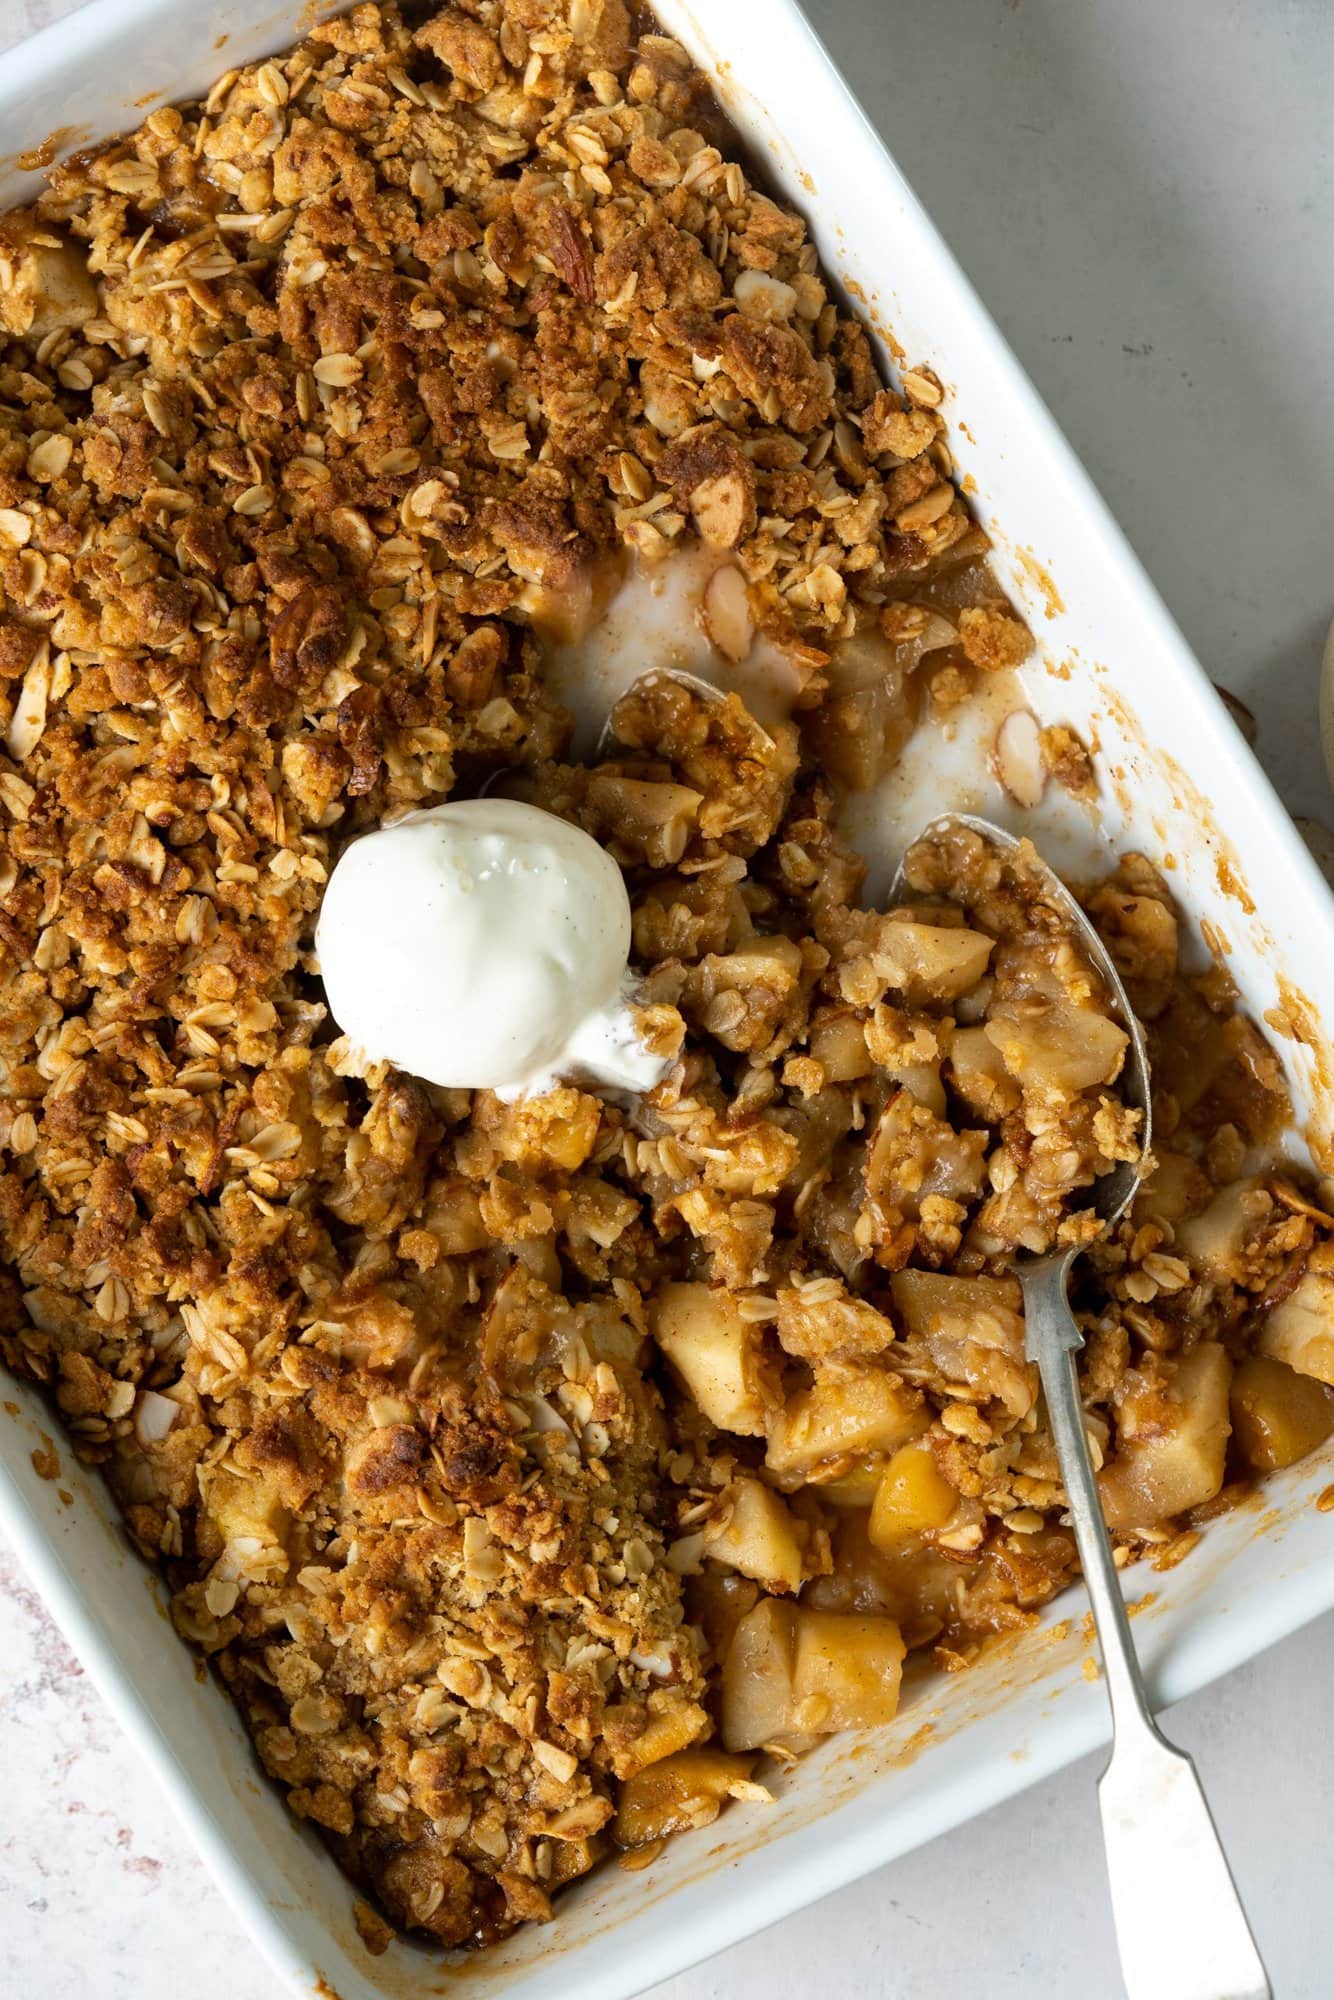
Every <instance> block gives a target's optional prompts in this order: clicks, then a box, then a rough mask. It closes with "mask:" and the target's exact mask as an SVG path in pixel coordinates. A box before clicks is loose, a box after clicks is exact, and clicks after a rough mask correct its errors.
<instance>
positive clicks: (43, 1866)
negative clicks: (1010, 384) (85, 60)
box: [0, 0, 1334, 2000]
mask: <svg viewBox="0 0 1334 2000" xmlns="http://www.w3.org/2000/svg"><path fill="white" fill-rule="evenodd" d="M810 6H811V11H812V13H813V15H814V16H815V18H816V19H817V21H818V23H819V25H820V27H821V29H822V30H823V32H824V33H825V34H826V36H827V38H828V40H829V43H830V45H831V47H832V49H833V52H834V54H835V56H836V57H837V58H838V59H839V60H840V62H841V63H842V64H843V66H844V68H845V71H846V72H847V74H848V75H850V76H851V77H853V78H854V79H855V80H856V85H857V88H858V90H859V91H860V93H861V95H862V98H863V100H864V102H865V103H866V105H867V107H868V109H869V110H870V112H871V114H872V116H873V117H874V118H875V119H876V120H877V122H878V123H879V124H880V126H881V128H882V130H883V131H884V132H885V133H886V134H887V136H888V138H889V140H890V144H891V146H892V147H893V148H894V150H895V152H896V154H897V156H898V159H899V161H900V163H901V164H902V165H903V167H904V168H905V170H906V171H907V173H908V174H909V176H910V178H911V179H912V180H913V181H914V182H915V184H916V186H917V189H918V191H919V193H920V194H921V195H922V197H923V198H924V200H925V202H926V204H927V206H928V208H929V209H930V210H931V212H932V213H933V215H934V216H935V218H936V220H937V222H938V223H939V224H940V226H941V227H942V229H943V230H944V232H945V234H946V236H947V237H948V238H949V239H950V241H951V242H952V243H953V244H954V246H955V248H956V250H957V251H958V252H959V254H960V256H961V258H962V261H963V263H964V265H965V267H966V268H967V269H968V271H969V272H970V274H971V275H972V277H973V279H974V281H975V283H976V284H977V286H978V289H979V290H980V292H981V293H982V296H983V297H984V298H985V299H986V300H987V301H988V303H989V304H990V306H991V307H992V309H993V311H994V312H995V313H996V315H997V317H998V319H999V320H1000V322H1001V324H1002V326H1003V327H1004V329H1005V331H1006V333H1007V334H1008V336H1009V338H1010V339H1011V341H1012V342H1013V343H1014V345H1015V347H1016V348H1017V350H1018V352H1019V355H1020V357H1021V359H1022V360H1023V361H1024V362H1025V364H1026V365H1027V367H1028V368H1029V370H1030V372H1031V373H1032V375H1033V377H1034V379H1035V380H1036V382H1037V385H1038V387H1039V389H1040V390H1041V391H1042V393H1043V394H1044V395H1045V396H1046V398H1047V400H1048V402H1049V403H1050V405H1051V407H1052V408H1053V410H1054V412H1055V414H1056V416H1057V418H1058V420H1059V421H1060V422H1061V423H1062V424H1063V425H1064V427H1065V429H1066V430H1067V432H1068V434H1069V435H1070V437H1071V439H1072V440H1073V442H1074V444H1075V446H1076V448H1077V449H1078V450H1079V451H1080V452H1081V454H1082V455H1083V457H1084V459H1085V462H1086V463H1087V465H1088V466H1089V468H1090V470H1091V471H1092V473H1093V475H1094V477H1095V478H1096V479H1097V480H1098V481H1099V482H1100V484H1101V485H1102V488H1103V491H1104V492H1105V493H1106V495H1107V497H1108V499H1109V500H1110V502H1111V504H1112V507H1113V508H1114V510H1115V511H1116V513H1117V514H1118V516H1119V517H1120V519H1121V521H1122V522H1123V523H1124V524H1125V526H1126V528H1127V529H1128V531H1129V533H1130V535H1131V538H1132V540H1133V541H1134V542H1135V543H1136V545H1137V546H1138V548H1139V550H1140V553H1141V555H1142V556H1143V557H1144V559H1145V561H1146V562H1147V564H1148V567H1149V569H1150V571H1151V572H1152V574H1153V575H1154V577H1155V579H1156V581H1157V582H1158V584H1159V586H1160V587H1161V589H1162V590H1163V593H1164V595H1165V596H1166V598H1167V601H1168V603H1169V604H1170V605H1171V606H1172V608H1173V610H1174V611H1175V613H1176V615H1177V617H1178V618H1179V619H1180V621H1181V623H1182V625H1183V626H1184V628H1185V631H1186V633H1187V636H1188V637H1189V638H1190V639H1191V640H1192V642H1193V643H1194V645H1195V647H1196V648H1197V650H1198V651H1199V653H1200V656H1201V657H1202V658H1203V659H1204V661H1205V662H1206V664H1207V665H1208V666H1209V667H1210V670H1211V671H1212V672H1213V673H1214V674H1215V675H1216V677H1217V678H1218V679H1219V680H1220V681H1222V682H1223V683H1225V684H1226V685H1227V686H1229V687H1231V688H1232V689H1234V690H1235V691H1236V692H1238V693H1240V694H1242V695H1243V696H1244V697H1245V698H1246V699H1248V700H1249V701H1250V703H1251V705H1252V707H1253V708H1254V709H1255V710H1256V713H1257V715H1258V716H1259V720H1260V751H1261V755H1262V756H1263V758H1264V760H1265V762H1266V764H1267V765H1268V768H1269V770H1270V771H1271V773H1272V774H1273V776H1274V777H1275V779H1276V781H1277V782H1278V784H1279V786H1280V789H1281V790H1282V792H1283V794H1284V797H1285V798H1286V799H1287V800H1288V802H1289V803H1290V805H1292V806H1293V808H1294V809H1295V810H1296V811H1298V812H1304V813H1307V814H1309V815H1312V816H1315V817H1319V818H1325V819H1328V818H1330V817H1331V801H1330V796H1329V791H1328V787H1327V784H1326V781H1325V778H1324V774H1323V771H1322V769H1321V766H1320V760H1319V753H1318V749H1317V747H1316V736H1315V728H1314V719H1315V677H1316V667H1317V661H1318V656H1319V647H1320V639H1321V635H1322V634H1323V631H1324V628H1325V626H1326V625H1327V624H1328V621H1329V618H1330V614H1331V611H1334V452H1331V437H1330V424H1329V398H1328V362H1329V355H1330V352H1331V351H1332V350H1334V157H1332V155H1331V137H1330V133H1331V127H1330V124H1329V118H1328V89H1327V87H1326V88H1323V89H1322V88H1321V87H1320V80H1321V79H1322V78H1323V79H1324V80H1325V84H1326V86H1327V84H1328V81H1329V79H1330V77H1331V74H1332V73H1334V10H1331V9H1329V8H1328V7H1327V5H1326V4H1325V0H1271V4H1269V5H1256V4H1244V0H1175V4H1173V5H1171V6H1163V5H1162V0H1080V4H1079V5H1077V6H1071V5H1070V4H1069V0H951V4H950V5H948V6H941V5H940V4H939V0H810ZM67 11H68V8H67V6H66V5H65V4H64V0H0V49H2V48H3V47H5V46H7V45H8V44H9V43H11V42H13V41H15V40H17V39H18V38H19V36H20V35H22V34H24V33H26V32H28V31H29V29H31V28H33V27H36V26H39V25H41V24H42V23H43V22H45V21H46V20H48V19H51V18H53V17H55V16H56V15H58V14H61V13H64V12H67ZM3 145H4V135H3V134H0V149H2V148H3ZM1331 1649H1334V1617H1330V1618H1326V1619H1324V1620H1322V1621H1321V1622H1320V1623H1319V1624H1317V1625H1315V1626H1312V1627H1311V1628H1309V1629H1308V1630H1307V1631H1306V1632H1304V1633H1301V1634H1299V1635H1297V1636H1296V1637H1295V1638H1293V1639H1290V1640H1289V1641H1287V1642H1286V1643H1285V1644H1284V1645H1281V1646H1278V1647H1276V1648H1274V1649H1273V1651H1271V1652H1270V1653H1268V1654H1266V1655H1265V1656H1264V1657H1263V1658H1262V1659H1260V1660H1258V1661H1256V1662H1254V1663H1252V1665H1250V1666H1249V1667H1247V1668H1245V1669H1244V1670H1243V1671H1241V1672H1239V1673H1237V1674H1234V1675H1233V1676H1231V1678H1230V1679H1228V1680H1227V1681H1225V1682H1224V1683H1222V1684H1221V1685H1220V1686H1218V1687H1216V1688H1214V1689H1211V1690H1208V1691H1206V1692H1205V1693H1204V1694H1202V1695H1199V1696H1197V1697H1195V1698H1194V1699H1193V1700H1192V1701H1189V1702H1186V1703H1184V1704H1183V1705H1182V1706H1181V1708H1180V1709H1178V1710H1177V1711H1176V1712H1175V1713H1174V1715H1173V1717H1172V1730H1173V1733H1175V1734H1177V1735H1178V1736H1179V1737H1180V1739H1181V1740H1182V1741H1183V1742H1184V1743H1185V1744H1186V1745H1187V1746H1188V1747H1189V1748H1190V1749H1192V1750H1194V1751H1195V1752H1196V1754H1197V1756H1198V1758H1199V1760H1200V1764H1201V1767H1202V1769H1203V1771H1204V1773H1205V1775H1206V1778H1207V1781H1208V1785H1209V1789H1210V1793H1211V1796H1212V1798H1213V1800H1214V1803H1215V1807H1216V1810H1217V1813H1218V1816H1219V1819H1220V1821H1221V1824H1222V1826H1223V1828H1224V1832H1225V1835H1226V1838H1227V1841H1228V1845H1229V1848H1230V1851H1231V1854H1232V1857H1233V1861H1234V1864H1235V1867H1236V1870H1237V1874H1238V1876H1239V1878H1240V1880H1241V1882H1242V1884H1243V1887H1244V1890H1245V1893H1246V1896H1247V1899H1248V1902H1249V1905H1250V1908H1251V1911H1252V1914H1253V1917H1254V1920H1255V1923H1256V1927H1257V1930H1258V1932H1259V1935H1260V1938H1261V1941H1262V1944H1263V1946H1264V1949H1265V1951H1266V1955H1267V1957H1268V1960H1269V1964H1270V1967H1271V1970H1272V1972H1273V1974H1274V1979H1275V1987H1276V1991H1277V1992H1278V1993H1279V1994H1280V1995H1281V1996H1282V2000H1327V1996H1328V1995H1329V1994H1330V1993H1331V1992H1334V1902H1332V1901H1331V1898H1330V1896H1329V1893H1328V1886H1327V1885H1328V1804H1327V1802H1328V1800H1329V1799H1330V1798H1331V1797H1334V1729H1332V1728H1331V1727H1330V1711H1331V1688H1332V1687H1334V1682H1332V1681H1331V1675H1330V1665H1329V1658H1330V1652H1331ZM1094 1775H1095V1772H1094V1768H1093V1766H1092V1765H1091V1764H1089V1763H1084V1764H1081V1765H1078V1766H1076V1767H1075V1768H1074V1769H1073V1770H1071V1771H1069V1772H1067V1773H1065V1774H1064V1775H1063V1776H1061V1777H1059V1778H1057V1779H1054V1780H1053V1781H1051V1782H1050V1783H1048V1784H1045V1785H1043V1786H1040V1787H1039V1788H1037V1789H1036V1790H1034V1791H1032V1792H1029V1793H1028V1794H1026V1795H1025V1796H1023V1797H1022V1798H1020V1799H1017V1800H1015V1801H1013V1802H1012V1803H1010V1804H1009V1805H1007V1806H1004V1807H1002V1808H1000V1809H998V1810H997V1811H995V1812H993V1813H991V1814H989V1815H988V1816H987V1817H986V1818H984V1819H981V1820H978V1821H975V1822H974V1823H973V1824H972V1825H971V1826H969V1827H966V1828H964V1829H962V1830H961V1831H959V1832H957V1833H955V1834H952V1835H950V1836H949V1837H948V1838H946V1839H944V1840H942V1841H938V1842H936V1843H935V1844H934V1845H932V1846H931V1847H928V1848H925V1849H923V1850H921V1851H920V1852H919V1853H917V1854H915V1855H911V1856H909V1857H908V1858H907V1859H905V1860H903V1861H900V1862H898V1863H896V1864H895V1865H894V1866H892V1867H890V1868H886V1869H883V1870H881V1871H880V1872H879V1873H877V1874H875V1875H873V1876H871V1877H869V1878H868V1879H867V1880H866V1881H864V1882H862V1883H860V1884H857V1885H855V1886H854V1887H852V1888H850V1889H848V1890H845V1891H844V1892H843V1893H842V1894H841V1895H838V1896H836V1897H833V1898H831V1899H830V1900H828V1901H826V1902H824V1903H821V1904H818V1905H817V1906H816V1907H815V1908H814V1909H812V1910H809V1911H806V1912H804V1913H803V1914H801V1915H798V1916H796V1917H793V1918H791V1919H789V1920H788V1921H787V1922H786V1923H784V1924H781V1925H779V1926H777V1927H776V1928H775V1929H773V1930H771V1931H769V1932H767V1933H766V1934H765V1935H764V1936H762V1937H760V1938H757V1939H754V1940H752V1941H751V1942H750V1943H748V1944H745V1945H742V1946H739V1947H737V1948H736V1949H735V1950H733V1951H731V1952H729V1953H727V1954H726V1955H725V1956H724V1957H722V1958H720V1959H717V1960H715V1961H714V1962H713V1963H712V1964H710V1965H708V1966H706V1967H704V1968H701V1969H700V1970H699V1971H697V1972H693V1973H690V1974H687V1975H685V1976H683V1977H682V1978H680V1979H677V1980H674V1981H672V1982H671V1983H670V1984H668V1985H667V1986H664V1987H661V1988H659V1989H658V1990H657V1995H656V2000H770V1996H771V1995H773V1994H774V1993H780V1994H789V1995H791V1994H795V1995H798V1996H805V1995H809V1994H815V1993H817V1992H818V1993H820V1994H822V1995H825V1996H828V2000H852V1996H854V1995H856V1996H858V2000H914V1996H919V1995H926V1994H928V1993H929V1994H930V1995H932V1996H933V2000H964V1996H969V2000H972V1996H975V1995H977V1994H979V1993H982V1994H986V1995H987V1996H989V2000H1036V1996H1039V1995H1046V1994H1056V1995H1059V1996H1065V1995H1073V1994H1076V1993H1077V1994H1078V1995H1079V1996H1080V2000H1116V1996H1117V1995H1118V1994H1119V1992H1120V1985H1119V1981H1118V1979H1117V1975H1116V1971H1115V1963H1114V1958H1113V1949H1112V1940H1111V1931H1110V1924H1109V1920H1108V1916H1107V1912H1106V1908H1105V1904H1104V1897H1103V1886H1102V1877H1101V1856H1100V1852H1099V1842H1098V1835H1097V1825H1096V1817H1095V1810H1094V1796H1093V1779H1094ZM0 1788H2V1789H0V1993H4V1994H13V1995H15V1996H16V2000H17V1996H20V1995H22V1996H23V1997H24V2000H122V1997H123V1996H126V1997H127V1996H130V1995H133V1996H135V2000H171V1996H174V1995H175V1994H176V1993H177V1992H178V1991H180V1990H181V1989H182V1987H186V1988H187V1989H188V1990H189V1991H190V1992H191V1994H192V1996H193V2000H268V1996H270V1995H273V1994H274V1982H273V1980H272V1979H271V1977H270V1976H269V1974H268V1972H267V1970H266V1968H265V1967H264V1966H263V1965H262V1964H261V1962H260V1960H259V1958H258V1956H257V1955H256V1954H255V1952H254V1950H253V1948H252V1947H251V1946H250V1945H249V1944H248V1942H247V1941H246V1939H245V1938H244V1936H243V1935H242V1934H241V1932H240V1931H239V1930H238V1928H237V1926H236V1924H235V1923H234V1922H233V1920H232V1918H231V1915H230V1913H229V1911H228V1910H227V1908H226V1906H225V1905H224V1904H223V1902H222V1899H221V1897H220V1896H219V1895H218V1893H217V1891H216V1890H215V1889H214V1888H213V1887H212V1885H211V1883H210V1881H209V1879H208V1878H207V1876H206V1875H205V1873H204V1871H203V1869H202V1867H201V1865H200V1863H199V1862H198V1861H197V1860H196V1858H195V1856H194V1854H193V1853H192V1852H191V1851H190V1850H189V1848H188V1847H187V1846H186V1844H185V1842H184V1840H183V1838H182V1836H181V1835H180V1833H179V1831H178V1830H177V1828H176V1827H175V1825H174V1823H173V1821H172V1820H171V1818H170V1816H169V1814H168V1813H167V1811H166V1808H165V1807H164V1806H163V1805H162V1804H161V1802H160V1801H159V1799H158V1797H157V1795H156V1793H155V1792H154V1790H153V1788H152V1787H151V1785H150V1784H149V1782H148V1780H147V1779H146V1777H145V1776H144V1775H143V1774H142V1773H141V1772H140V1771H139V1770H138V1769H137V1768H136V1766H135V1763H134V1760H133V1757H132V1755H131V1753H130V1751H129V1749H128V1747H127V1746H126V1744H125V1742H124V1741H123V1739H122V1738H121V1737H120V1735H119V1733H118V1731H117V1730H116V1727H115V1725H114V1724H113V1723H112V1721H111V1720H110V1718H109V1716H108V1715H107V1713H106V1711H105V1709H104V1708H103V1706H102V1704H101V1702H100V1701H99V1700H98V1698H97V1696H96V1695H95V1694H94V1693H93V1692H92V1690H91V1688H90V1687H89V1685H88V1682H87V1680H86V1679H85V1677H84V1676H83V1675H82V1673H81V1672H80V1669H79V1667H78V1665H77V1663H76V1662H75V1661H74V1659H73V1658H72V1657H71V1656H70V1654H69V1652H68V1650H67V1649H66V1647H65V1646H64V1644H63V1642H62V1641H61V1639H60V1638H59V1636H58V1635H57V1634H56V1633H55V1631H54V1630H53V1628H52V1627H51V1626H50V1624H49V1622H48V1621H47V1620H46V1619H45V1618H44V1617H43V1614H42V1612H41V1608H40V1606H39V1605H38V1603H37V1601H36V1599H35V1598H34V1596H33V1594H32V1592H31V1590H30V1589H29V1588H28V1586H27V1584H26V1582H25V1580H24V1578H23V1577H22V1575H21V1573H20V1572H19V1570H18V1569H17V1567H16V1565H15V1564H14V1562H13V1560H12V1558H11V1557H9V1556H8V1555H7V1553H6V1552H5V1551H4V1550H3V1549H0Z"/></svg>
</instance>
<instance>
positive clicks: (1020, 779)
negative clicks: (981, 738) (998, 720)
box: [991, 708, 1047, 808]
mask: <svg viewBox="0 0 1334 2000" xmlns="http://www.w3.org/2000/svg"><path fill="white" fill-rule="evenodd" d="M991 761H992V767H993V769H994V770H995V773H996V776H997V777H998V778H999V779H1000V782H1001V784H1002V785H1003V787H1004V788H1005V790H1006V791H1007V792H1008V793H1009V795H1010V797H1011V798H1012V799H1013V800H1014V802H1015V804H1016V805H1017V806H1024V807H1027V808H1031V807H1033V806H1036V805H1038V804H1040V803H1041V800H1042V794H1043V793H1044V792H1045V791H1046V789H1047V773H1046V770H1045V769H1044V767H1043V762H1042V731H1041V730H1040V729H1039V727H1038V721H1037V717H1036V716H1035V715H1034V714H1033V713H1032V711H1031V710H1030V709H1027V708H1015V709H1011V711H1010V713H1009V714H1008V715H1007V716H1006V718H1005V720H1004V722H1002V724H1001V726H1000V728H999V729H998V730H997V731H996V741H995V745H994V747H993V749H992V753H991Z"/></svg>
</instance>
